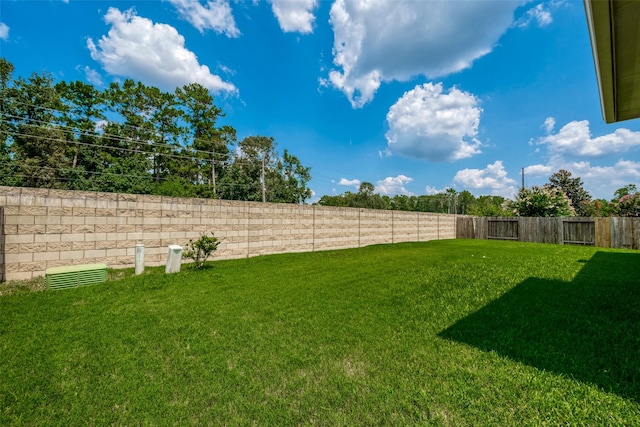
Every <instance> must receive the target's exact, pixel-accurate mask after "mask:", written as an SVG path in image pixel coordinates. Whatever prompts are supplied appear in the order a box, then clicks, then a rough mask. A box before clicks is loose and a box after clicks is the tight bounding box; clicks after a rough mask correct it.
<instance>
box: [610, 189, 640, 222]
mask: <svg viewBox="0 0 640 427" xmlns="http://www.w3.org/2000/svg"><path fill="white" fill-rule="evenodd" d="M615 213H616V215H618V216H634V217H640V192H638V193H634V194H626V195H624V196H622V197H621V198H620V199H619V200H618V203H617V204H616V207H615Z"/></svg>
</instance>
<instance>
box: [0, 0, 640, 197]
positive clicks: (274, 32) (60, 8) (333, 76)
mask: <svg viewBox="0 0 640 427" xmlns="http://www.w3.org/2000/svg"><path fill="white" fill-rule="evenodd" d="M0 55H1V56H3V57H5V58H7V59H8V60H9V61H11V62H12V63H13V64H14V65H15V67H16V72H15V75H16V76H23V77H27V76H28V75H29V74H30V73H32V72H34V71H35V72H45V71H46V72H50V73H52V74H53V75H54V76H55V77H56V78H59V79H63V80H67V81H72V80H83V81H86V82H89V83H92V84H94V85H96V86H97V87H104V86H105V85H108V84H109V83H110V82H112V81H121V80H123V79H124V78H132V79H135V80H140V81H142V82H143V83H145V84H148V85H155V86H158V87H160V88H162V89H164V90H167V91H173V90H174V89H175V87H176V86H182V85H184V84H186V83H189V82H193V81H196V82H199V83H201V84H203V85H204V86H206V87H208V88H209V89H210V90H211V91H212V93H213V94H214V96H215V98H216V103H217V105H218V106H220V107H221V108H222V109H223V111H224V112H225V113H226V116H225V117H224V118H223V119H221V121H220V124H230V125H232V126H234V127H235V128H236V129H237V131H238V137H239V138H240V139H241V138H244V137H245V136H248V135H266V136H273V137H274V138H275V140H276V142H277V144H278V149H279V150H280V151H282V150H284V149H285V148H287V149H288V150H289V151H290V152H292V153H293V154H294V155H296V156H298V158H299V159H300V160H301V162H302V163H303V164H304V165H305V166H310V167H311V168H312V169H311V175H312V177H313V179H312V181H311V182H310V187H311V189H312V190H313V192H314V197H313V198H312V199H311V200H310V201H312V202H313V201H315V200H317V199H318V198H319V197H320V196H322V195H324V194H338V193H343V192H345V191H356V190H357V188H358V185H359V183H360V182H363V181H367V182H371V183H373V184H374V185H375V187H376V191H377V192H379V193H381V194H388V195H395V194H408V195H411V194H413V195H421V194H432V193H435V192H439V191H443V190H444V189H445V188H447V187H452V188H455V189H456V190H457V191H463V190H469V191H471V192H472V193H473V194H475V195H482V194H494V195H502V196H505V197H513V196H514V194H515V192H516V189H517V188H518V186H519V185H520V182H521V170H522V168H525V182H526V185H527V186H529V185H537V184H543V183H545V182H546V181H547V179H548V177H549V176H550V175H551V174H552V173H553V172H555V171H557V170H558V169H561V168H564V169H568V170H569V171H571V172H572V173H573V175H574V176H579V177H581V178H582V180H583V182H584V184H585V188H586V189H587V190H588V191H589V192H590V193H591V194H592V196H593V197H597V198H606V199H610V198H611V197H612V196H613V192H614V191H615V190H616V189H617V188H619V187H622V186H624V185H626V184H629V183H635V184H640V120H631V121H626V122H621V123H618V124H614V125H607V124H605V123H604V121H603V119H602V113H601V110H600V101H599V95H598V88H597V83H596V78H595V70H594V65H593V57H592V53H591V45H590V41H589V34H588V29H587V24H586V20H585V13H584V7H583V4H582V1H574V0H571V1H569V0H566V1H561V0H552V1H549V2H518V1H506V0H501V1H495V2H493V1H488V0H487V1H418V0H413V1H404V0H392V1H383V0H335V1H318V0H284V1H283V0H261V1H257V0H256V1H251V0H246V1H242V0H208V1H207V0H164V1H161V0H153V1H125V0H123V1H119V0H113V1H89V0H85V1H74V0H69V1H59V0H49V1H20V0H17V1H16V0H2V1H0Z"/></svg>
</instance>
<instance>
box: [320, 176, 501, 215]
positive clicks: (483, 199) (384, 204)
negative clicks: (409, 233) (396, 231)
mask: <svg viewBox="0 0 640 427" xmlns="http://www.w3.org/2000/svg"><path fill="white" fill-rule="evenodd" d="M506 201H507V199H505V198H504V197H501V196H486V195H485V196H479V197H475V196H474V195H473V194H471V192H469V191H467V190H464V191H461V192H457V191H456V190H455V189H453V188H448V189H446V190H445V191H444V192H441V193H438V194H430V195H421V196H408V195H405V194H398V195H395V196H393V197H390V196H387V195H381V194H378V193H376V192H375V186H374V185H373V184H371V183H370V182H363V183H361V184H360V186H359V188H358V192H356V193H354V192H351V191H347V192H345V193H343V194H338V195H333V196H322V197H321V198H320V200H318V204H319V205H321V206H342V207H353V208H367V209H389V210H401V211H414V212H434V213H449V214H462V215H464V214H467V215H476V216H505V215H511V214H510V213H509V211H508V210H507V209H506V208H505V202H506Z"/></svg>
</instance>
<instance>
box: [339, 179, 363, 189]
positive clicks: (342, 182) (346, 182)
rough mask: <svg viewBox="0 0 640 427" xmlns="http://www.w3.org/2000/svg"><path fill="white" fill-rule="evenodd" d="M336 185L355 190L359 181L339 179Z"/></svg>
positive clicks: (358, 185)
mask: <svg viewBox="0 0 640 427" xmlns="http://www.w3.org/2000/svg"><path fill="white" fill-rule="evenodd" d="M338 185H345V186H347V187H351V186H353V187H355V188H356V189H358V188H360V180H359V179H346V178H340V182H339V183H338Z"/></svg>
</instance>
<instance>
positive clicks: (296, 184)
mask: <svg viewBox="0 0 640 427" xmlns="http://www.w3.org/2000/svg"><path fill="white" fill-rule="evenodd" d="M310 171H311V168H309V167H305V166H303V165H302V163H301V162H300V159H298V158H297V157H296V156H294V155H293V154H291V153H290V152H289V151H288V150H287V149H285V150H284V152H283V154H282V159H280V160H279V162H278V170H277V172H278V176H279V177H280V180H279V181H280V182H277V181H276V182H274V184H276V187H275V188H274V196H273V201H275V202H280V203H304V202H305V200H307V199H308V198H309V197H311V189H310V188H309V187H307V183H308V182H309V181H310V180H311V173H310ZM274 181H275V180H274Z"/></svg>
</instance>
